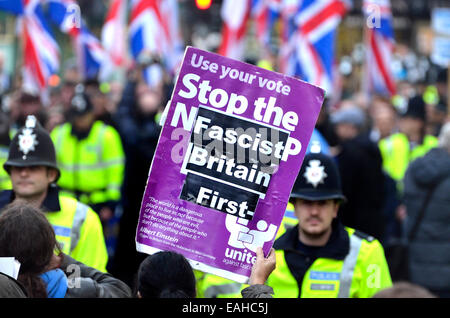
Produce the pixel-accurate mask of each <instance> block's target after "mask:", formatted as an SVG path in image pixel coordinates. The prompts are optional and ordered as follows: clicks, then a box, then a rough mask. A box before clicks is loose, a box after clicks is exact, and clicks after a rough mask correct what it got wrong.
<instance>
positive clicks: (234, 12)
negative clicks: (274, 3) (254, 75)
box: [218, 0, 251, 60]
mask: <svg viewBox="0 0 450 318" xmlns="http://www.w3.org/2000/svg"><path fill="white" fill-rule="evenodd" d="M250 1H251V0H225V1H224V2H223V3H222V7H221V12H220V14H221V16H222V20H223V26H222V43H221V45H220V47H219V49H218V53H219V54H221V55H223V56H227V57H230V58H234V59H238V60H239V59H242V57H243V53H244V44H245V32H246V30H247V21H248V19H249V16H250V11H251V2H250Z"/></svg>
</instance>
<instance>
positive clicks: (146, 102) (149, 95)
mask: <svg viewBox="0 0 450 318" xmlns="http://www.w3.org/2000/svg"><path fill="white" fill-rule="evenodd" d="M162 88H163V86H162V83H161V84H157V85H155V86H153V87H150V86H149V85H148V84H147V83H145V82H144V81H141V82H139V83H138V84H137V87H136V102H137V107H138V110H139V113H141V114H143V115H153V114H155V113H157V112H158V110H159V107H161V103H162V98H163V89H162Z"/></svg>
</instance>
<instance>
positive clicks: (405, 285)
mask: <svg viewBox="0 0 450 318" xmlns="http://www.w3.org/2000/svg"><path fill="white" fill-rule="evenodd" d="M372 298H436V296H435V295H433V294H432V293H431V292H430V291H429V290H428V289H426V288H425V287H422V286H419V285H416V284H412V283H409V282H397V283H395V284H394V285H392V286H391V287H389V288H386V289H382V290H380V291H379V292H377V293H376V294H375V295H373V296H372Z"/></svg>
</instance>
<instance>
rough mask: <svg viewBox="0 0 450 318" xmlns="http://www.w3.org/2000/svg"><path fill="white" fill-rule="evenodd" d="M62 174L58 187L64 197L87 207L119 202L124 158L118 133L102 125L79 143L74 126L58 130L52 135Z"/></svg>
mask: <svg viewBox="0 0 450 318" xmlns="http://www.w3.org/2000/svg"><path fill="white" fill-rule="evenodd" d="M50 136H51V138H52V140H53V143H54V145H55V149H56V161H57V163H58V167H59V169H60V171H61V177H60V179H59V180H58V185H59V186H60V187H61V188H62V190H63V191H64V193H65V194H68V195H70V196H73V197H78V199H79V200H80V201H81V202H83V203H86V204H101V203H105V202H110V201H118V200H119V199H120V187H121V185H122V181H123V174H124V164H125V156H124V152H123V148H122V141H121V139H120V136H119V134H118V133H117V131H116V130H115V129H114V128H113V127H112V126H108V125H106V124H105V123H103V122H102V121H96V122H94V124H93V125H92V128H91V130H90V132H89V135H88V136H87V137H86V138H84V139H81V140H79V139H78V138H77V137H75V136H74V135H72V125H71V124H70V123H65V124H63V125H61V126H57V127H55V128H54V129H53V131H52V132H51V134H50Z"/></svg>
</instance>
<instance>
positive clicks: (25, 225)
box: [0, 203, 57, 297]
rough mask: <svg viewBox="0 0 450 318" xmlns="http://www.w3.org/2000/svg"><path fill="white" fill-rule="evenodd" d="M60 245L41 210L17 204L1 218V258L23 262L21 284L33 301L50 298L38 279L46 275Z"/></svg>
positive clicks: (20, 272) (9, 208)
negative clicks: (38, 298)
mask: <svg viewBox="0 0 450 318" xmlns="http://www.w3.org/2000/svg"><path fill="white" fill-rule="evenodd" d="M56 244H57V243H56V238H55V232H54V231H53V227H52V226H51V225H50V223H49V222H48V220H47V218H46V217H45V215H44V214H43V213H42V212H41V211H40V210H39V209H37V208H35V207H33V206H31V205H29V204H24V203H13V204H10V205H8V206H7V207H6V208H5V209H4V210H3V212H2V213H1V214H0V257H3V256H4V257H14V258H16V259H17V260H18V261H19V262H20V271H19V277H18V280H19V281H20V282H21V283H22V284H23V285H24V286H25V288H26V289H27V292H28V295H29V296H30V297H46V296H47V294H46V292H45V285H44V284H43V282H42V281H41V280H40V279H39V277H38V275H39V274H41V273H43V272H45V271H46V269H47V267H48V265H49V264H50V261H51V259H52V256H53V253H54V250H55V247H56Z"/></svg>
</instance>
